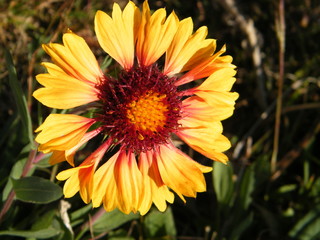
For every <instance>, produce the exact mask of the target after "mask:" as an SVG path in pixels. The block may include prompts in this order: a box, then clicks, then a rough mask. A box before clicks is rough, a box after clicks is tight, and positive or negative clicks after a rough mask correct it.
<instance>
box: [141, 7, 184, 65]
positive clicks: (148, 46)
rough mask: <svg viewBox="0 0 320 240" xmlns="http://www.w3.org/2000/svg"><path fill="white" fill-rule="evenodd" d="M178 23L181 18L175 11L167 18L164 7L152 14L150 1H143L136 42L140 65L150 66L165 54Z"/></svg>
mask: <svg viewBox="0 0 320 240" xmlns="http://www.w3.org/2000/svg"><path fill="white" fill-rule="evenodd" d="M178 24H179V19H178V17H177V16H176V14H175V13H174V12H172V13H171V14H170V16H169V17H168V18H167V19H166V11H165V9H163V8H162V9H158V10H157V11H155V12H154V13H153V15H152V16H151V15H150V8H149V5H148V2H147V1H145V2H144V3H143V9H142V19H141V24H140V28H139V31H138V36H137V44H136V55H137V58H138V62H139V64H140V65H142V66H149V65H151V64H153V63H154V62H156V61H157V60H158V59H159V58H160V57H161V56H162V55H163V54H164V52H165V51H166V50H167V49H168V47H169V45H170V44H171V41H172V39H173V37H174V35H175V33H176V31H177V27H178Z"/></svg>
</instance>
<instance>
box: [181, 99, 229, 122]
mask: <svg viewBox="0 0 320 240" xmlns="http://www.w3.org/2000/svg"><path fill="white" fill-rule="evenodd" d="M233 110H234V108H233V107H213V106H211V105H209V104H208V103H207V102H206V101H204V100H203V99H202V98H200V97H198V96H192V97H189V98H187V99H185V100H183V101H182V112H183V114H184V116H191V117H192V118H195V119H198V120H200V121H208V122H211V121H221V120H224V119H226V118H228V117H230V116H231V115H232V114H233Z"/></svg>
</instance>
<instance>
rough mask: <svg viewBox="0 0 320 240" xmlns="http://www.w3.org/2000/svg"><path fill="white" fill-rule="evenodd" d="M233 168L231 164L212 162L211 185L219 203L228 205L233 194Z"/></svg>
mask: <svg viewBox="0 0 320 240" xmlns="http://www.w3.org/2000/svg"><path fill="white" fill-rule="evenodd" d="M232 175H233V170H232V166H231V165H224V164H222V163H219V162H214V164H213V173H212V177H213V187H214V190H215V193H216V197H217V200H218V203H219V204H222V205H223V206H227V205H229V202H230V199H231V197H232V194H233V189H234V183H233V180H232Z"/></svg>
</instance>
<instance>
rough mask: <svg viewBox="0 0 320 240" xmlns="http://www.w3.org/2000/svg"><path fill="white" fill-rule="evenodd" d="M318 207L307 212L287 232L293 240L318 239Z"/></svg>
mask: <svg viewBox="0 0 320 240" xmlns="http://www.w3.org/2000/svg"><path fill="white" fill-rule="evenodd" d="M319 226H320V205H319V204H318V205H317V206H315V207H314V209H312V210H311V211H309V212H308V213H307V214H306V215H305V216H304V217H303V218H302V219H301V220H300V221H298V222H297V223H296V225H295V226H294V227H293V228H292V230H291V231H290V232H289V236H290V237H291V238H293V239H300V240H310V239H319V237H320V228H319Z"/></svg>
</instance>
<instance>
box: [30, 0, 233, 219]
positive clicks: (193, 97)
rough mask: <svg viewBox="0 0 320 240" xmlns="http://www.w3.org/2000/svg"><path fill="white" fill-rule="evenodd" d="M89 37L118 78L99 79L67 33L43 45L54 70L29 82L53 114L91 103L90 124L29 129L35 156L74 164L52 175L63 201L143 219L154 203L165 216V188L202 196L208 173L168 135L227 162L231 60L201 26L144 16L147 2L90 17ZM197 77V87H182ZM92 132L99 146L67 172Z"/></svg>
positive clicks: (64, 121) (60, 119)
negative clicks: (57, 41)
mask: <svg viewBox="0 0 320 240" xmlns="http://www.w3.org/2000/svg"><path fill="white" fill-rule="evenodd" d="M95 31H96V34H97V38H98V41H99V43H100V45H101V47H102V48H103V49H104V51H105V52H106V53H107V54H109V55H110V56H111V57H112V58H113V59H115V60H116V61H117V63H118V64H119V71H118V73H117V74H116V75H110V74H104V73H103V72H102V71H101V69H100V67H99V65H98V62H97V60H96V58H95V57H94V55H93V54H92V52H91V51H90V49H89V47H88V46H87V44H86V43H85V41H84V40H83V38H81V37H79V36H77V35H76V34H74V33H72V32H71V31H69V32H68V33H65V34H64V35H63V44H62V45H60V44H54V43H49V44H45V45H43V48H44V50H45V51H46V52H47V53H48V54H49V55H50V56H51V58H52V61H53V62H54V63H43V65H44V66H45V67H46V68H47V71H48V73H45V74H39V75H37V80H38V82H39V83H40V84H42V85H43V86H44V87H43V88H40V89H38V90H36V91H35V92H34V94H33V95H34V97H35V98H36V99H38V100H39V101H40V102H42V103H43V104H44V105H46V106H48V107H52V108H58V109H70V108H74V107H78V106H82V109H86V106H88V105H87V104H89V103H93V102H95V103H96V104H95V105H91V106H90V109H92V107H93V106H94V107H95V110H94V113H93V115H92V116H91V117H84V116H79V115H75V114H51V115H49V117H48V118H47V119H46V120H45V121H44V123H43V124H42V125H41V126H40V127H39V128H38V129H37V130H36V131H37V132H40V133H39V134H38V136H37V138H36V141H37V142H39V143H40V147H39V150H40V151H43V152H45V153H52V156H51V159H50V162H51V163H52V164H55V163H58V162H62V161H64V160H66V161H68V163H69V164H70V165H71V166H72V168H70V169H68V170H65V171H62V172H60V173H59V174H58V175H57V178H58V179H59V180H66V183H65V185H64V194H65V196H66V197H72V196H73V195H74V194H76V193H77V192H79V193H80V195H81V197H82V199H83V201H84V202H86V203H89V202H92V203H93V206H94V207H98V206H100V205H101V204H103V205H104V208H105V209H106V210H107V211H111V210H113V209H115V208H119V209H120V210H121V211H123V212H125V213H130V212H137V211H139V212H140V213H141V214H145V213H146V212H148V210H149V209H150V207H151V205H152V204H153V203H154V204H155V206H156V207H157V208H158V209H159V210H160V211H164V210H165V209H166V206H167V202H169V203H172V202H173V201H174V194H173V193H172V191H173V192H175V193H176V194H177V195H178V196H179V197H180V198H181V199H182V200H183V201H185V198H184V197H196V194H197V192H203V191H205V190H206V183H205V179H204V176H203V173H206V172H209V171H211V167H206V166H203V165H201V164H199V163H197V162H196V161H194V160H192V159H191V158H190V157H189V156H187V155H186V154H185V153H183V152H182V151H181V150H179V149H178V148H177V147H176V146H175V145H174V144H173V141H172V140H171V138H172V136H173V135H175V136H178V137H179V138H180V139H181V140H183V141H184V142H185V143H186V144H188V145H189V146H190V147H191V148H193V149H195V150H196V151H198V152H200V153H202V154H203V155H205V156H206V157H208V158H210V159H213V160H215V161H220V162H223V163H226V162H227V161H228V159H227V157H226V155H224V154H223V153H222V152H224V151H226V150H227V149H228V148H229V147H230V142H229V140H228V139H227V138H226V137H224V136H223V135H222V130H223V128H222V124H221V120H223V119H226V118H228V117H229V116H231V115H232V113H233V110H234V103H235V100H236V99H237V98H238V94H237V93H234V92H230V90H231V87H232V85H233V83H234V81H235V78H234V75H235V73H236V71H235V66H234V65H233V64H232V63H231V62H232V58H231V57H230V56H222V54H223V53H224V52H225V47H223V48H222V49H221V50H219V51H216V41H215V40H214V39H206V36H207V28H206V27H201V28H199V29H198V30H197V31H195V32H194V33H193V23H192V20H191V18H186V19H183V20H179V19H178V17H177V16H176V15H175V13H174V12H172V13H171V14H170V15H169V16H168V17H167V16H166V10H165V9H159V10H157V11H155V12H154V13H153V14H151V13H150V9H149V6H148V2H147V1H145V2H144V4H143V7H142V11H140V10H139V9H138V8H137V7H136V6H135V4H134V3H133V2H131V1H129V3H128V4H127V5H126V7H125V8H124V9H123V10H121V9H120V7H119V5H118V4H117V3H114V6H113V12H112V16H109V15H107V14H106V13H104V12H102V11H98V12H97V14H96V17H95ZM195 80H199V81H197V82H201V83H199V84H198V85H197V86H195V87H192V88H188V85H186V84H187V83H190V82H194V81H195ZM193 85H195V84H193ZM87 109H88V110H89V107H88V108H87ZM97 135H102V136H103V139H104V140H103V142H102V143H101V145H100V146H99V147H97V148H96V150H95V151H94V152H93V153H92V154H90V155H89V156H88V157H87V158H86V159H85V160H84V161H83V162H82V163H81V164H80V165H75V164H74V155H75V153H76V152H77V150H78V149H79V148H80V147H82V146H83V145H85V144H86V143H87V142H88V141H89V140H91V139H93V138H94V137H96V136H97ZM106 152H113V155H112V156H111V157H106V155H107V154H106Z"/></svg>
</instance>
